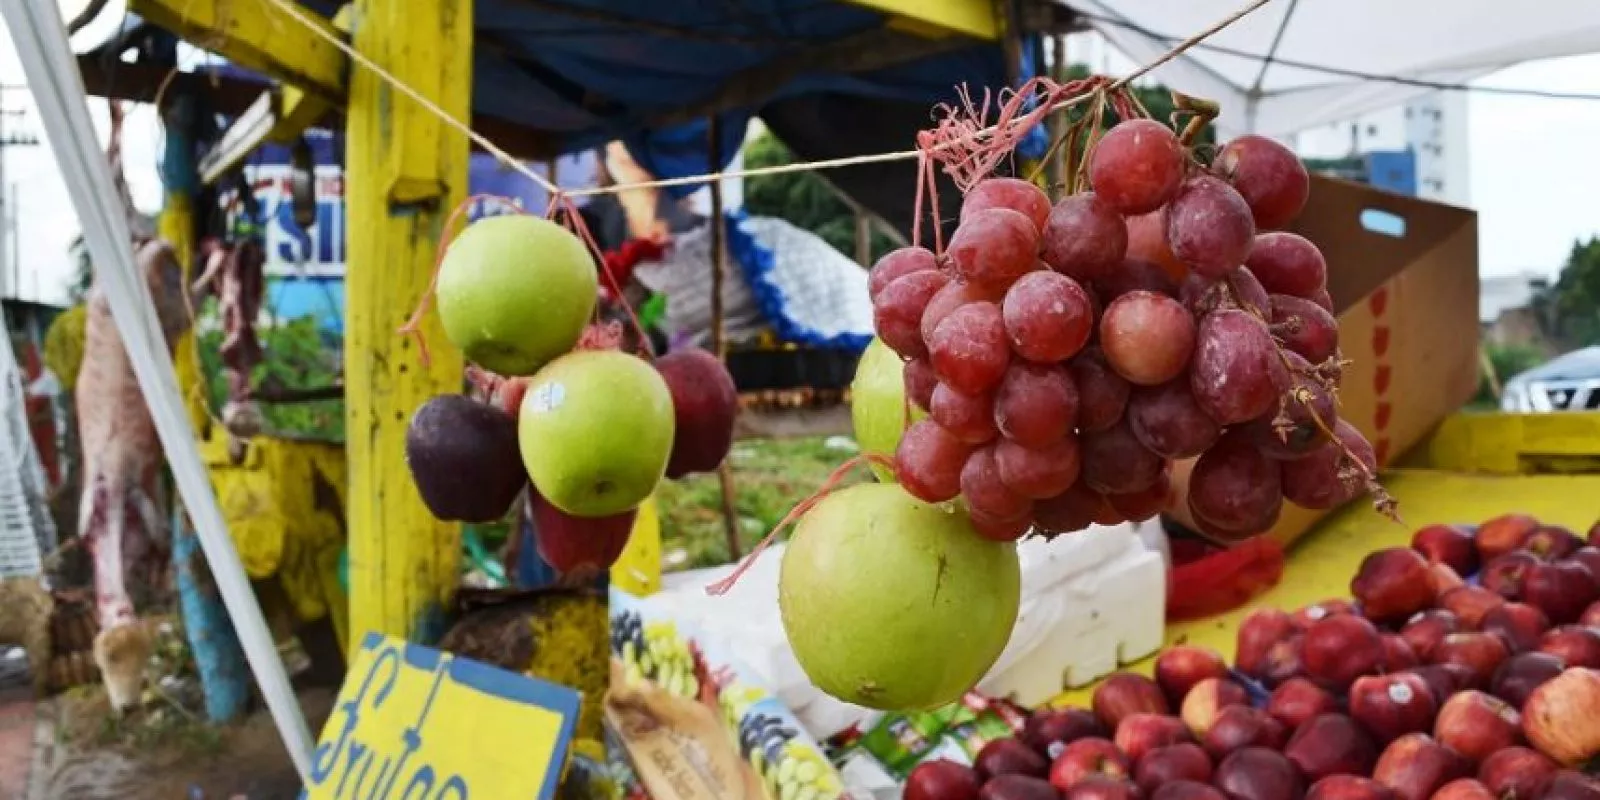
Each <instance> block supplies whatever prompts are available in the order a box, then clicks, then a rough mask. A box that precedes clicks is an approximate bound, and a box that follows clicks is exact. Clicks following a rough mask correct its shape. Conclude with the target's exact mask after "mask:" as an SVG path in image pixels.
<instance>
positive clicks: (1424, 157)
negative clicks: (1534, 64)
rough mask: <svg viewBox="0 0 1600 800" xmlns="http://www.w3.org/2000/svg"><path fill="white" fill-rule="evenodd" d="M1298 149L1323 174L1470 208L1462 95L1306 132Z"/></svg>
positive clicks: (1443, 95) (1439, 96)
mask: <svg viewBox="0 0 1600 800" xmlns="http://www.w3.org/2000/svg"><path fill="white" fill-rule="evenodd" d="M1294 146H1295V150H1296V152H1298V153H1299V154H1300V157H1301V158H1304V159H1306V160H1307V162H1308V163H1310V164H1311V165H1312V166H1313V168H1316V169H1318V170H1319V171H1323V172H1327V173H1330V174H1333V175H1337V176H1338V177H1341V178H1346V179H1349V180H1358V181H1361V182H1363V183H1370V184H1372V185H1373V186H1377V187H1379V188H1381V189H1385V190H1388V191H1391V192H1397V193H1400V194H1407V195H1412V196H1415V197H1421V198H1423V199H1426V200H1434V201H1437V202H1440V203H1449V204H1450V205H1455V206H1470V205H1471V201H1472V196H1471V186H1470V179H1471V176H1470V174H1469V167H1468V164H1469V159H1468V139H1467V97H1466V94H1465V93H1463V92H1435V93H1433V94H1429V95H1425V96H1423V97H1419V98H1417V99H1416V100H1413V101H1411V102H1409V103H1406V104H1405V105H1402V106H1396V107H1394V108H1389V109H1385V110H1383V111H1375V112H1373V113H1371V114H1366V115H1363V116H1362V117H1360V118H1359V119H1355V120H1352V121H1348V122H1340V123H1335V124H1332V125H1324V126H1321V127H1318V128H1313V129H1310V130H1306V131H1302V132H1301V133H1299V134H1297V135H1296V136H1295V141H1294Z"/></svg>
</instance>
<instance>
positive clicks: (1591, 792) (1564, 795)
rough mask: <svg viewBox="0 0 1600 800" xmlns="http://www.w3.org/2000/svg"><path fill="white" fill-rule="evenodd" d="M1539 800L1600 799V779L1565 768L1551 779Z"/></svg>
mask: <svg viewBox="0 0 1600 800" xmlns="http://www.w3.org/2000/svg"><path fill="white" fill-rule="evenodd" d="M1539 800H1600V780H1595V779H1594V778H1591V777H1589V776H1588V775H1585V774H1583V773H1581V772H1578V771H1576V770H1570V769H1564V770H1561V771H1560V772H1557V773H1556V775H1555V777H1554V778H1551V779H1550V785H1549V786H1548V787H1546V788H1545V790H1544V796H1543V797H1541V798H1539Z"/></svg>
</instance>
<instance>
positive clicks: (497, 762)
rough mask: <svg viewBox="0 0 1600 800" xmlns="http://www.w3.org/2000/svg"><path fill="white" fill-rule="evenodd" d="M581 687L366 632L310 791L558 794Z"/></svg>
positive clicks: (309, 796) (444, 799)
mask: <svg viewBox="0 0 1600 800" xmlns="http://www.w3.org/2000/svg"><path fill="white" fill-rule="evenodd" d="M578 702H579V697H578V693H577V692H576V691H574V690H572V689H568V688H566V687H564V686H558V685H555V684H552V683H546V682H544V681H539V680H535V679H533V678H529V677H526V676H523V675H518V674H516V673H513V672H507V671H506V670H503V669H499V668H497V667H491V666H489V665H487V664H483V663H480V662H477V661H473V660H471V659H464V658H456V657H455V656H451V655H449V654H448V653H441V652H440V651H438V650H433V649H430V648H426V647H421V646H419V645H414V644H409V643H407V642H405V641H402V640H400V639H396V638H393V637H385V636H380V635H378V634H375V633H371V634H367V637H366V640H365V641H363V642H362V643H361V648H360V649H359V650H358V651H357V652H356V653H354V655H353V657H352V659H351V663H350V671H349V673H347V675H346V677H345V683H344V688H343V690H341V691H340V693H339V702H338V704H337V705H335V706H334V709H333V716H332V717H330V718H329V719H328V724H327V726H326V727H324V728H323V730H322V741H321V743H319V744H318V745H317V749H316V751H315V753H314V754H313V757H312V764H311V782H310V783H309V784H308V785H307V786H306V787H305V789H304V790H303V791H302V792H301V794H300V796H301V798H302V799H303V800H336V798H362V800H366V798H390V799H391V800H468V799H469V798H539V800H549V798H551V797H553V796H554V795H555V791H556V784H557V782H558V781H559V780H560V777H561V770H562V767H563V765H564V764H565V763H566V755H567V747H568V745H569V744H570V743H571V741H572V731H573V725H574V724H575V722H576V720H577V717H578Z"/></svg>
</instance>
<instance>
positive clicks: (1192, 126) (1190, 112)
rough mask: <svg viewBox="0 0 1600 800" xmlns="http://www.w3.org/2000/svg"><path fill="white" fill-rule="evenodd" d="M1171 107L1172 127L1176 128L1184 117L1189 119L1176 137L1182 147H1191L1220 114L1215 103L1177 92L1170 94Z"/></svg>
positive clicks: (1218, 107)
mask: <svg viewBox="0 0 1600 800" xmlns="http://www.w3.org/2000/svg"><path fill="white" fill-rule="evenodd" d="M1172 105H1173V112H1172V127H1174V128H1176V127H1178V123H1179V120H1180V119H1182V118H1183V117H1184V116H1186V115H1187V116H1188V117H1189V121H1188V122H1187V123H1185V124H1184V125H1183V133H1182V134H1180V135H1179V136H1178V141H1181V142H1183V146H1184V147H1192V146H1193V145H1194V143H1195V142H1196V141H1198V140H1199V139H1200V134H1201V133H1202V132H1204V131H1205V129H1206V126H1207V125H1209V124H1211V121H1212V120H1214V119H1216V118H1217V116H1218V115H1219V114H1221V113H1222V106H1221V105H1220V104H1218V103H1217V101H1215V100H1202V99H1200V98H1198V97H1191V96H1189V95H1186V94H1184V93H1183V92H1179V91H1174V92H1173V93H1172Z"/></svg>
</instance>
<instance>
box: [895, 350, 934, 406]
mask: <svg viewBox="0 0 1600 800" xmlns="http://www.w3.org/2000/svg"><path fill="white" fill-rule="evenodd" d="M901 375H902V376H903V377H904V378H905V384H906V398H907V399H909V400H910V401H911V403H912V404H913V405H915V406H916V407H917V408H920V409H922V410H923V411H927V410H928V408H929V407H930V406H932V405H933V389H934V387H935V386H938V385H939V376H938V375H937V374H935V373H934V371H933V365H932V364H930V363H928V359H926V358H913V359H911V360H910V361H907V362H906V365H905V367H904V368H902V371H901Z"/></svg>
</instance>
